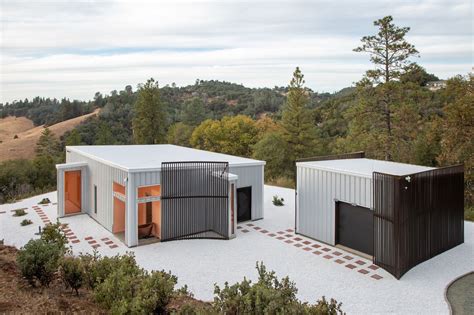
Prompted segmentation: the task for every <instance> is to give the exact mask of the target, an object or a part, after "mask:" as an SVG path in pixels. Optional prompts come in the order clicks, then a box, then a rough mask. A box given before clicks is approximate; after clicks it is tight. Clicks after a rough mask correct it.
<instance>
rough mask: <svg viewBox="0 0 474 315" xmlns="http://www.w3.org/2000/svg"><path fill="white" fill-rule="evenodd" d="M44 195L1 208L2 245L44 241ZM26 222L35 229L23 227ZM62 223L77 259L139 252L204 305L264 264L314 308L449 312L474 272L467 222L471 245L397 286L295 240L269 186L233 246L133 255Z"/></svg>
mask: <svg viewBox="0 0 474 315" xmlns="http://www.w3.org/2000/svg"><path fill="white" fill-rule="evenodd" d="M274 195H278V196H280V197H283V198H284V199H285V205H284V206H282V207H275V206H273V205H272V203H271V199H272V197H273V196H274ZM44 197H48V198H50V200H51V201H52V202H53V203H55V202H56V193H48V194H44V195H40V196H36V197H33V198H29V199H25V200H23V201H20V202H17V203H15V204H7V205H0V239H4V240H5V244H8V245H14V246H16V247H21V246H22V245H24V244H25V243H26V242H27V241H28V240H29V239H31V238H33V237H37V236H35V234H34V233H35V232H37V230H38V226H40V225H43V222H44V220H45V217H44V215H46V216H47V218H48V219H49V220H51V221H52V222H54V221H55V220H56V206H55V205H52V204H51V205H48V206H39V207H40V208H41V209H40V210H38V209H37V210H34V209H33V208H32V207H33V206H34V205H36V204H37V202H39V201H40V200H41V199H42V198H44ZM23 207H26V208H28V210H27V212H28V214H27V215H26V216H23V217H13V216H12V213H11V212H10V210H13V209H17V208H23ZM2 211H6V212H5V213H1V212H2ZM38 212H39V213H38ZM41 213H44V214H42V216H43V218H40V214H41ZM25 218H27V219H30V220H32V221H33V224H32V225H29V226H24V227H22V226H20V222H21V221H22V220H23V219H25ZM61 222H63V223H69V228H70V229H71V232H70V237H72V240H79V242H77V241H76V243H73V244H72V245H73V251H74V252H75V253H79V252H92V250H93V248H92V246H93V245H95V246H96V247H97V250H98V251H99V253H101V254H102V255H114V254H117V253H125V252H126V251H132V252H134V253H135V256H136V258H137V261H138V262H139V264H140V265H142V266H143V267H144V268H146V269H149V270H152V269H165V270H171V271H172V272H173V273H174V274H176V275H177V276H178V278H179V284H180V285H182V284H187V285H188V286H189V288H190V290H191V291H193V292H194V294H195V296H196V298H198V299H203V300H212V298H213V290H214V283H217V284H220V285H222V284H224V282H225V281H228V282H229V283H234V282H236V281H240V280H242V279H243V277H247V278H250V279H256V276H257V273H256V270H255V263H256V262H257V261H263V262H264V263H265V265H266V266H267V267H268V269H271V270H275V271H276V273H277V274H278V275H279V276H286V275H288V276H289V277H290V279H291V280H293V281H295V282H296V285H297V287H298V289H299V292H298V296H299V297H300V298H301V299H302V300H305V301H309V302H312V301H315V300H316V299H318V298H320V297H321V296H323V295H324V296H326V297H327V298H335V299H337V300H338V301H340V302H342V303H343V309H344V311H346V312H347V313H348V314H368V313H370V314H374V313H400V314H402V313H403V314H407V313H409V314H447V313H449V308H448V305H447V304H446V302H445V300H444V290H445V288H446V286H447V285H448V284H449V283H450V282H451V281H452V280H453V279H455V278H456V277H458V276H460V275H462V274H465V273H467V272H469V271H472V270H474V223H471V222H465V243H464V244H462V245H460V246H457V247H456V248H453V249H451V250H449V251H447V252H445V253H443V254H441V255H438V256H437V257H435V258H433V259H431V260H429V261H427V262H425V263H422V264H420V265H418V266H416V267H415V268H413V269H412V270H410V271H409V272H408V273H407V274H405V275H404V276H403V278H402V279H401V280H396V279H395V278H393V277H392V276H391V275H390V274H388V273H387V272H385V271H384V270H382V269H380V268H379V269H376V270H373V269H372V268H375V267H372V268H370V266H371V263H370V262H369V261H368V260H366V259H362V258H359V257H357V256H354V255H351V254H349V253H346V252H344V251H343V250H340V249H336V248H333V247H330V246H327V245H325V244H322V243H318V242H316V241H314V240H310V239H307V238H304V237H301V236H298V235H296V236H295V235H294V234H293V233H292V232H291V230H292V229H293V228H294V191H293V190H291V189H285V188H279V187H272V186H265V219H263V220H258V221H254V222H246V223H242V224H239V227H240V228H239V229H238V230H237V237H236V238H235V239H233V240H229V241H223V240H186V241H172V242H163V243H155V244H151V245H146V246H140V247H136V248H132V249H129V248H127V247H126V246H124V245H123V244H122V243H120V241H119V240H118V239H116V238H115V237H114V236H113V235H112V234H111V233H110V232H108V231H107V230H105V229H104V228H103V227H102V226H100V225H99V224H98V223H97V222H96V221H94V220H93V219H91V218H90V217H89V216H87V215H77V216H73V217H69V218H64V219H61ZM248 224H251V225H250V226H249V225H248ZM287 230H290V231H289V232H288V231H287ZM278 232H280V233H278ZM90 237H92V239H90ZM86 238H88V239H87V240H86ZM278 238H281V239H278ZM295 238H296V239H295ZM89 242H90V243H89ZM106 243H107V244H106ZM97 244H98V245H99V246H97ZM114 245H115V246H114ZM111 247H112V248H111ZM326 250H327V251H326ZM315 252H319V253H320V254H317V253H315ZM346 256H347V257H348V258H352V259H348V258H347V259H346V258H345V257H346ZM356 261H357V262H359V263H356ZM348 265H349V266H353V268H352V267H348Z"/></svg>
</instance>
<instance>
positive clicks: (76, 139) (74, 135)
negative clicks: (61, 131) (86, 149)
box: [66, 129, 82, 146]
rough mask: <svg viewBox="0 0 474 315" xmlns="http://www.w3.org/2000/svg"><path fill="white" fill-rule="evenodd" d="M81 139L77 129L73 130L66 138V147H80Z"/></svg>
mask: <svg viewBox="0 0 474 315" xmlns="http://www.w3.org/2000/svg"><path fill="white" fill-rule="evenodd" d="M81 144H82V138H81V134H80V133H79V132H78V131H77V129H73V130H72V131H71V133H70V134H69V135H68V136H67V138H66V145H69V146H70V145H81Z"/></svg>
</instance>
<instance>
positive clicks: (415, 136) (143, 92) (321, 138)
mask: <svg viewBox="0 0 474 315" xmlns="http://www.w3.org/2000/svg"><path fill="white" fill-rule="evenodd" d="M374 25H375V26H376V27H377V28H378V33H377V34H376V35H373V36H366V37H363V38H362V39H361V46H360V47H357V48H355V49H354V50H355V51H357V52H361V53H367V54H368V55H369V57H370V60H371V61H372V63H373V64H374V67H373V68H372V69H369V70H368V71H367V72H366V74H365V75H364V76H363V77H361V79H360V81H359V82H357V83H356V84H355V86H353V87H348V88H346V89H343V90H341V91H339V92H338V93H335V94H328V93H323V94H320V93H316V92H314V91H312V90H310V89H308V88H307V87H306V85H305V81H304V74H303V70H304V69H299V68H296V70H295V71H294V73H293V77H292V78H290V76H289V85H288V87H284V88H283V87H275V88H258V89H255V88H247V87H244V86H243V85H239V84H234V83H229V82H220V81H202V80H196V83H195V84H193V85H189V86H185V87H177V86H175V85H171V86H159V85H158V82H157V81H155V80H153V79H150V80H148V81H147V82H145V83H143V84H140V85H139V86H138V87H137V90H136V91H134V90H133V89H132V87H131V86H126V87H125V88H124V89H123V90H121V91H112V92H111V93H110V94H108V95H102V94H100V93H96V94H95V96H94V99H93V100H92V101H90V102H76V101H73V102H70V101H67V100H63V101H61V102H58V101H56V100H52V101H51V100H49V99H41V98H36V99H35V100H33V101H32V102H28V101H24V102H17V103H14V104H7V105H6V106H4V107H3V109H2V112H1V113H2V115H4V116H5V115H17V116H26V117H29V118H30V119H32V120H33V121H34V122H35V123H45V122H46V123H47V122H48V121H49V120H48V119H51V121H54V120H57V119H63V118H65V117H70V116H71V115H75V114H77V113H79V112H81V111H82V113H83V112H87V111H92V110H94V109H95V108H100V109H101V110H100V113H99V115H98V116H97V117H92V118H90V119H88V120H86V121H85V122H83V123H82V124H81V125H79V126H78V127H76V128H75V129H74V130H73V131H72V132H70V133H67V134H66V135H65V136H64V137H63V138H62V139H59V140H58V139H49V140H48V141H43V144H44V143H54V145H53V146H54V147H55V153H54V154H53V155H56V156H57V158H56V160H54V161H48V162H47V163H46V162H45V160H44V159H46V157H43V162H45V163H46V164H48V163H49V164H48V165H54V163H53V162H55V161H60V160H61V159H63V153H62V152H63V151H64V146H65V145H92V144H95V145H100V144H101V145H106V144H134V143H136V144H154V143H173V144H178V145H184V146H190V147H195V148H200V149H205V150H211V151H217V152H223V153H228V154H234V155H241V156H248V157H254V158H257V159H262V160H265V161H266V162H267V165H266V168H265V178H266V181H267V182H269V183H273V184H278V185H287V186H291V185H293V179H294V161H295V159H297V158H303V157H307V156H314V155H326V154H334V153H342V152H351V151H365V152H366V154H367V156H368V157H372V158H378V159H386V160H393V161H399V162H407V163H414V164H421V165H427V166H445V165H452V164H457V163H464V164H465V168H466V175H465V179H466V193H465V197H466V209H467V210H466V217H469V218H471V219H473V218H474V213H473V210H472V209H473V208H472V204H473V198H474V194H473V185H472V181H473V166H474V142H473V140H472V139H473V138H474V95H473V87H474V85H473V78H472V76H468V75H465V74H461V75H459V76H455V77H453V78H449V79H448V80H447V81H446V86H445V87H444V88H441V89H439V90H430V89H429V88H428V87H427V86H426V85H427V83H428V82H429V81H433V80H438V78H437V77H436V76H435V75H434V74H430V73H427V72H426V71H425V69H424V68H423V67H422V66H420V65H418V64H416V63H414V62H413V61H412V59H413V58H414V57H415V56H416V55H418V54H419V52H418V51H417V50H416V49H415V47H414V46H413V45H411V44H410V43H408V42H407V41H406V40H405V35H406V33H407V32H408V31H409V28H406V27H398V26H396V25H395V24H394V23H393V21H392V18H391V17H390V16H388V17H385V18H383V19H380V20H378V21H376V22H375V23H374ZM387 42H390V44H389V45H387V44H386V43H387ZM71 108H73V109H74V110H71ZM42 109H44V110H45V111H46V112H50V113H52V114H51V115H45V114H44V113H43V111H42ZM72 113H73V114H72ZM45 137H49V135H46V136H45ZM43 140H44V139H43ZM12 163H14V162H12ZM16 163H17V164H18V163H19V162H16ZM22 163H23V164H21V163H20V164H18V165H19V166H23V168H24V169H26V168H25V165H24V164H25V163H28V162H22ZM35 163H40V162H38V161H36V162H35ZM15 167H16V166H14V165H13V166H12V165H3V167H2V169H1V170H0V194H2V195H3V197H2V196H0V197H1V198H0V201H1V200H2V199H3V200H9V199H12V198H14V197H15V196H19V195H23V194H24V193H25V192H28V191H32V190H33V189H38V188H41V187H38V186H37V184H35V183H33V182H28V183H25V182H24V179H23V180H18V178H17V177H15V176H16V173H15ZM5 170H8V173H7V171H5ZM52 172H54V170H52ZM25 177H26V176H25ZM49 178H52V180H51V182H50V183H48V185H49V186H47V187H53V186H54V184H55V183H54V176H52V175H51V176H50V177H49ZM12 183H14V184H12ZM28 185H29V186H28ZM25 187H27V188H25ZM28 187H29V188H28ZM44 187H46V186H44ZM20 188H21V189H20Z"/></svg>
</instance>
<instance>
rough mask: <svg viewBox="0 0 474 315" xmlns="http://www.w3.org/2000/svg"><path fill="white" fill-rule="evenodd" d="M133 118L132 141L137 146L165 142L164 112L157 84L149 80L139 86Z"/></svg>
mask: <svg viewBox="0 0 474 315" xmlns="http://www.w3.org/2000/svg"><path fill="white" fill-rule="evenodd" d="M134 110H135V117H134V118H133V122H132V128H133V139H134V141H135V143H137V144H158V143H165V142H166V111H165V108H164V104H163V102H162V101H161V100H160V90H159V88H158V82H155V80H153V78H152V79H149V80H148V81H147V82H146V83H145V84H143V85H141V86H139V89H138V98H137V101H136V103H135V108H134Z"/></svg>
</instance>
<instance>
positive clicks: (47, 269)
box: [17, 239, 62, 286]
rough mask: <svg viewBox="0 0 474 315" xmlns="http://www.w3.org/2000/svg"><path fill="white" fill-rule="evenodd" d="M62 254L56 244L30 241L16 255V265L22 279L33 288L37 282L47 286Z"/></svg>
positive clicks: (39, 240)
mask: <svg viewBox="0 0 474 315" xmlns="http://www.w3.org/2000/svg"><path fill="white" fill-rule="evenodd" d="M61 256H62V252H61V250H60V248H59V247H58V246H56V244H52V243H47V242H45V241H44V240H42V239H37V240H30V241H29V242H28V243H27V244H26V245H25V246H24V247H23V248H21V249H20V251H19V252H18V255H17V263H18V266H19V268H20V271H21V274H22V275H23V277H25V278H26V280H28V282H29V283H30V284H31V285H33V286H35V285H36V283H37V282H39V283H40V284H41V285H43V286H48V285H49V283H50V282H51V280H52V279H53V276H54V273H55V272H56V270H57V268H58V261H59V258H60V257H61Z"/></svg>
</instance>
